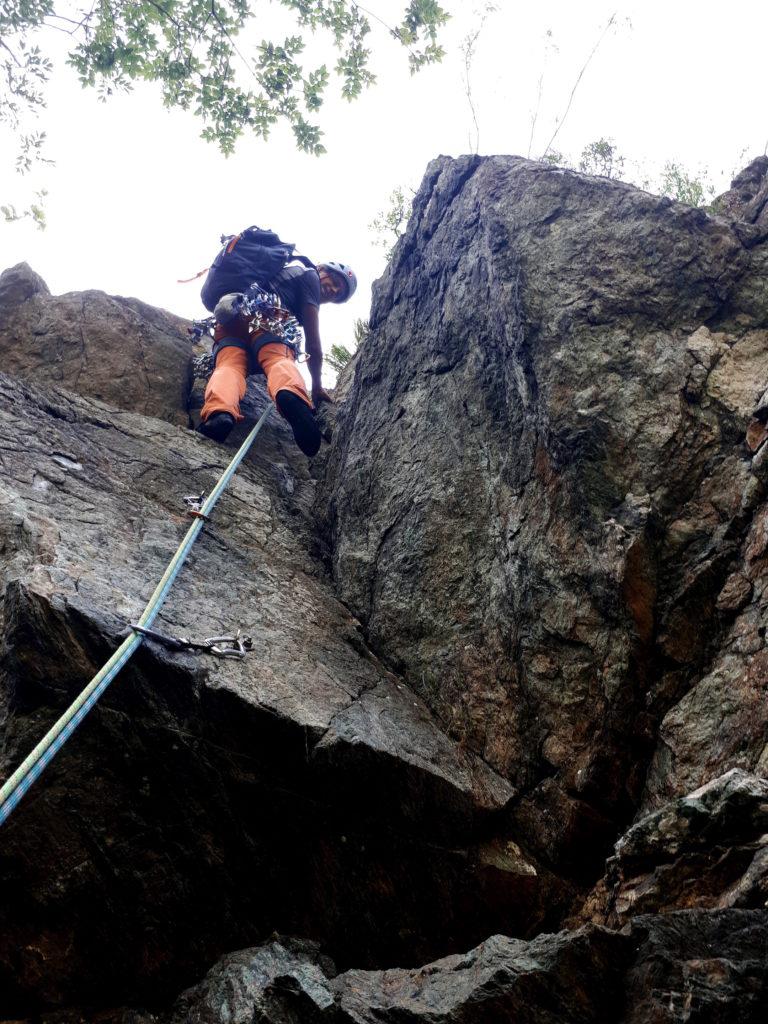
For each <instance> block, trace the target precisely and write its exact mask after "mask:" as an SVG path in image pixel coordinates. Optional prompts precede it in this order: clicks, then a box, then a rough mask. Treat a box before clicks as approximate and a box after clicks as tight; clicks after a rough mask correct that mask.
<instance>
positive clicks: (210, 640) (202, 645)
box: [129, 622, 253, 659]
mask: <svg viewBox="0 0 768 1024" xmlns="http://www.w3.org/2000/svg"><path fill="white" fill-rule="evenodd" d="M129 625H130V627H131V629H132V630H133V631H134V632H135V633H141V635H142V636H145V637H146V638H147V640H154V641H155V643H158V644H162V645H163V646H164V647H167V648H168V649H169V650H171V651H200V652H201V653H203V654H215V655H216V657H217V658H238V659H242V658H244V657H245V656H246V654H248V652H249V651H252V650H253V640H252V639H251V637H249V636H241V635H240V630H239V629H238V631H237V633H235V635H234V636H209V637H206V639H205V640H192V639H190V638H189V637H187V636H166V634H165V633H158V631H157V630H155V629H148V628H147V627H146V626H140V625H138V623H134V622H131V623H129Z"/></svg>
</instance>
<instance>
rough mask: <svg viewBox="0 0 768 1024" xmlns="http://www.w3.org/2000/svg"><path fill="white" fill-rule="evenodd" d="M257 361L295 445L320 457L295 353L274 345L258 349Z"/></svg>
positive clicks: (318, 444)
mask: <svg viewBox="0 0 768 1024" xmlns="http://www.w3.org/2000/svg"><path fill="white" fill-rule="evenodd" d="M257 358H258V360H259V365H260V366H261V368H262V369H263V370H264V373H265V374H266V375H267V390H268V391H269V393H270V395H271V397H272V398H273V399H274V402H275V405H276V406H277V411H278V412H279V413H280V415H281V416H284V417H285V419H287V420H288V422H289V423H290V425H291V428H292V429H293V436H294V438H295V440H296V444H297V445H298V446H299V448H301V450H302V451H303V452H304V454H305V455H308V456H310V457H311V456H313V455H317V452H318V450H319V448H320V440H321V435H320V428H319V427H318V425H317V421H316V420H315V414H314V412H313V410H312V402H311V400H310V397H309V395H308V394H307V388H306V385H305V384H304V379H303V378H302V376H301V373H300V372H299V368H298V366H297V365H296V358H295V356H294V354H293V351H292V350H291V349H290V348H289V347H288V346H287V345H282V344H279V343H272V344H269V345H264V346H263V347H262V348H261V349H259V353H258V357H257Z"/></svg>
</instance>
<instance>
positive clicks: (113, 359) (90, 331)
mask: <svg viewBox="0 0 768 1024" xmlns="http://www.w3.org/2000/svg"><path fill="white" fill-rule="evenodd" d="M186 328H187V323H186V321H184V320H182V319H181V318H180V317H177V316H174V315H173V314H172V313H167V312H166V311H165V310H163V309H155V308H154V307H153V306H148V305H146V303H144V302H139V300H138V299H125V298H122V297H120V296H112V295H105V294H104V293H103V292H97V291H90V292H71V293H70V294H68V295H56V296H53V295H51V293H50V292H49V290H48V288H47V286H46V285H45V283H44V282H43V280H42V279H41V278H40V277H39V276H38V275H37V274H35V273H34V271H32V270H31V269H30V268H29V267H28V266H27V264H26V263H20V264H18V266H16V267H11V268H10V269H8V270H6V271H4V272H3V273H2V274H0V351H1V352H2V354H3V370H4V372H6V373H10V374H13V375H14V376H17V377H21V378H23V379H24V380H29V381H32V382H34V383H38V384H60V385H61V386H62V387H66V388H70V389H71V390H73V391H77V392H78V393H79V394H83V395H90V396H92V397H93V398H99V399H101V400H103V401H105V402H109V403H111V404H112V405H116V406H117V407H118V408H120V409H130V410H132V411H134V412H141V413H144V414H145V415H147V416H158V417H160V418H161V419H164V420H169V421H171V422H173V423H181V424H185V425H186V423H187V422H188V413H187V396H188V394H189V389H190V385H191V383H192V377H191V367H190V360H191V347H190V344H189V339H188V337H187V333H186Z"/></svg>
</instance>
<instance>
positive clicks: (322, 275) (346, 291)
mask: <svg viewBox="0 0 768 1024" xmlns="http://www.w3.org/2000/svg"><path fill="white" fill-rule="evenodd" d="M270 288H271V290H272V291H273V292H275V293H276V294H277V295H278V296H279V298H280V301H281V303H282V306H283V308H284V309H285V310H288V312H289V313H291V314H292V315H293V316H295V317H296V319H297V320H298V322H299V324H300V325H301V327H302V328H303V330H304V339H305V342H306V350H307V355H308V357H309V362H308V366H309V375H310V377H311V379H312V395H311V397H310V395H309V394H308V393H307V389H306V386H305V384H304V379H303V378H302V376H301V373H300V372H299V368H298V366H297V363H296V353H295V352H294V350H293V349H292V348H291V347H290V345H287V344H284V343H282V342H267V343H262V344H259V338H260V337H262V336H263V337H269V335H268V334H266V332H265V331H263V330H258V329H257V330H255V331H252V330H251V329H250V324H249V321H248V319H247V318H246V317H245V316H242V315H238V316H235V317H234V319H232V320H229V322H227V323H226V324H223V323H221V322H219V319H220V313H219V312H218V311H217V312H216V314H215V315H216V317H217V322H216V325H215V327H214V335H213V337H214V352H215V353H216V355H215V360H216V364H215V369H214V371H213V373H212V374H211V378H210V380H209V381H208V386H207V387H206V389H205V404H204V405H203V408H202V412H201V422H200V426H199V427H198V428H197V429H198V430H199V432H200V433H201V434H203V435H205V437H209V438H211V439H212V440H214V441H224V440H225V439H226V437H227V435H228V434H229V432H230V431H231V430H232V428H233V427H234V425H235V423H236V422H237V421H238V420H241V419H242V418H243V417H242V416H241V414H240V400H241V399H242V398H243V396H244V395H245V387H246V377H247V376H248V373H249V372H253V370H250V371H249V356H250V357H251V358H253V357H254V356H255V359H256V360H257V362H258V365H259V367H260V368H261V370H262V371H263V372H264V374H265V375H266V378H267V390H268V391H269V394H270V397H271V398H272V400H273V401H274V403H275V405H276V406H277V410H278V412H279V413H280V415H281V416H283V417H284V418H285V419H286V420H288V422H289V423H290V425H291V428H292V430H293V436H294V438H295V440H296V443H297V445H298V446H299V448H301V450H302V451H303V452H304V454H305V455H308V456H310V457H311V456H313V455H316V454H317V452H318V450H319V448H320V441H321V433H320V428H319V426H318V424H317V421H316V419H315V410H316V409H317V408H318V406H319V405H320V403H321V402H330V401H331V397H330V395H329V394H328V393H327V391H326V390H325V389H324V388H323V386H322V383H321V371H322V366H323V350H322V345H321V343H320V325H319V307H320V305H321V304H323V303H325V302H336V303H341V302H346V301H347V300H348V299H350V298H351V297H352V295H354V293H355V289H356V288H357V278H356V276H355V273H354V271H353V270H352V269H351V267H349V266H347V265H346V264H344V263H336V262H328V263H320V264H318V265H317V268H315V267H313V266H307V265H305V264H304V263H301V262H299V261H293V262H290V263H288V264H287V265H286V266H285V267H283V269H282V270H280V272H279V273H278V274H277V275H276V276H275V277H274V278H273V279H272V280H271V282H270ZM226 298H227V297H225V300H226ZM225 300H223V301H225ZM217 310H218V307H217ZM219 345H220V346H221V347H218V346H219ZM250 365H251V366H252V365H253V364H252V363H250Z"/></svg>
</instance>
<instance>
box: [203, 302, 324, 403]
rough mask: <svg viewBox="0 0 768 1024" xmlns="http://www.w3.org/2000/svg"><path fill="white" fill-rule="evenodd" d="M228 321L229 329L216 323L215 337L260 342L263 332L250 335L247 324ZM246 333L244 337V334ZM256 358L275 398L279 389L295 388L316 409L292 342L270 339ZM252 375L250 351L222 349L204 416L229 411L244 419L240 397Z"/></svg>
mask: <svg viewBox="0 0 768 1024" xmlns="http://www.w3.org/2000/svg"><path fill="white" fill-rule="evenodd" d="M232 328H233V325H231V324H228V325H227V329H226V331H225V330H224V328H223V327H219V326H218V324H217V326H216V332H215V334H214V339H215V340H216V341H218V340H219V339H221V338H224V337H235V338H239V339H240V340H243V341H245V340H247V341H248V343H249V344H253V343H254V342H256V341H258V338H259V337H260V336H261V334H262V332H261V331H255V332H254V333H253V334H251V335H250V336H249V335H248V326H247V324H246V323H244V322H243V323H242V324H241V322H238V323H237V324H235V325H234V329H232ZM243 335H244V337H243ZM256 359H257V360H258V363H259V366H260V367H261V368H262V370H263V371H264V373H265V374H266V377H267V390H268V391H269V395H270V398H271V399H272V400H273V401H274V400H275V397H276V396H277V393H278V391H292V392H293V394H294V395H298V397H299V398H301V399H302V400H303V401H304V402H306V403H307V405H308V406H309V407H310V408H312V401H311V399H310V397H309V395H308V394H307V388H306V385H305V384H304V379H303V377H302V376H301V373H300V372H299V368H298V366H297V365H296V356H295V355H294V353H293V349H291V348H290V347H289V346H288V345H284V344H282V343H281V342H270V343H269V344H268V345H264V346H263V347H262V348H260V349H259V351H258V353H257V355H256ZM247 376H248V352H247V351H245V350H244V349H242V348H234V347H230V346H227V347H226V348H222V349H221V350H220V351H219V354H218V356H217V357H216V369H215V370H214V371H213V373H212V374H211V379H210V380H209V381H208V386H207V388H206V389H205V404H204V405H203V408H202V411H201V414H200V415H201V418H202V419H203V420H207V419H208V417H209V416H212V415H213V414H214V413H215V412H228V413H229V414H230V415H231V416H234V417H235V419H236V420H241V419H242V418H243V417H242V416H241V415H240V400H241V399H242V397H243V395H244V394H245V379H246V377H247Z"/></svg>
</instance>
